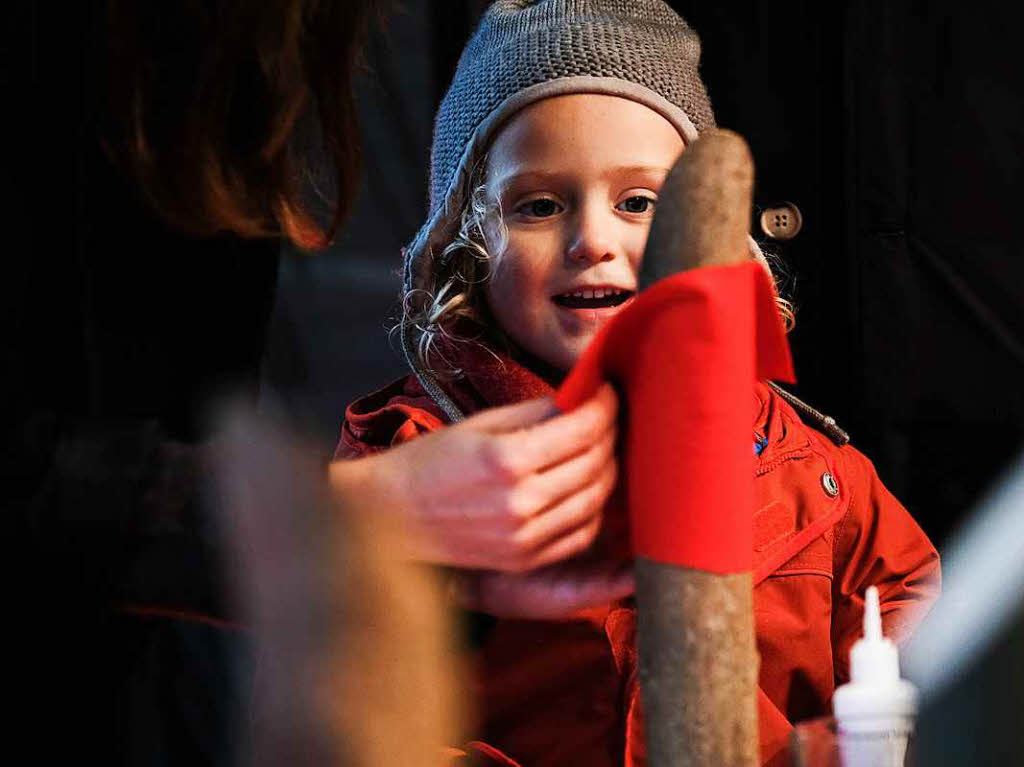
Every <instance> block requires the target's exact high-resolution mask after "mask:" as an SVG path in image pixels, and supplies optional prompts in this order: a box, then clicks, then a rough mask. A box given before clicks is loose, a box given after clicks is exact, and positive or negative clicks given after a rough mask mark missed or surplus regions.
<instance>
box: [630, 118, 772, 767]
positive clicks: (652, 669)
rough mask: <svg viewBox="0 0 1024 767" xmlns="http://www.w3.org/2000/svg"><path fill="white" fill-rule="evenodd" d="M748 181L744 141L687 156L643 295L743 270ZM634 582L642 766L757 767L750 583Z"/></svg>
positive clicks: (704, 147)
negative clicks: (715, 269)
mask: <svg viewBox="0 0 1024 767" xmlns="http://www.w3.org/2000/svg"><path fill="white" fill-rule="evenodd" d="M753 178H754V173H753V163H752V161H751V158H750V152H749V150H748V149H747V145H746V142H744V141H743V139H742V138H740V137H739V136H738V135H736V134H734V133H731V132H728V131H720V130H716V131H709V132H707V133H705V134H703V135H702V136H701V138H699V139H698V140H697V141H696V142H694V143H693V144H692V145H691V146H690V147H688V148H687V150H686V151H685V152H684V154H683V156H682V157H681V159H680V160H679V162H678V163H677V164H676V166H675V167H674V168H673V169H672V171H671V172H670V173H669V176H668V178H667V179H666V181H665V185H664V186H663V188H662V193H661V196H660V200H659V203H658V215H657V216H656V217H655V220H654V223H653V225H652V228H651V234H650V238H649V240H648V244H647V250H646V252H645V255H644V263H643V268H642V271H641V275H640V285H641V287H642V288H643V287H647V286H648V285H650V284H651V283H653V282H655V281H657V280H660V279H662V278H665V277H669V276H671V275H673V274H676V273H678V272H680V271H683V270H686V269H693V268H698V267H705V266H725V265H730V264H738V263H742V262H744V261H746V260H749V259H750V258H751V252H750V249H749V245H748V233H749V220H750V206H751V193H752V192H751V190H752V187H753ZM746 404H747V403H737V407H742V406H746ZM658 428H660V427H658ZM746 480H747V478H746V477H738V478H737V481H746ZM636 577H637V607H638V637H639V654H640V688H641V696H642V705H643V711H644V731H645V737H646V739H647V753H648V763H649V764H650V765H651V766H652V767H668V766H669V765H672V766H673V767H675V766H676V765H678V766H680V767H754V766H755V765H757V764H758V738H757V698H756V695H757V672H758V659H757V651H756V646H755V642H754V625H753V605H752V601H753V600H752V585H751V574H750V573H749V572H741V573H734V574H717V573H711V572H707V571H704V570H697V569H692V568H687V567H681V566H677V565H672V564H664V563H660V562H655V561H652V560H649V559H645V558H643V557H638V558H637V563H636Z"/></svg>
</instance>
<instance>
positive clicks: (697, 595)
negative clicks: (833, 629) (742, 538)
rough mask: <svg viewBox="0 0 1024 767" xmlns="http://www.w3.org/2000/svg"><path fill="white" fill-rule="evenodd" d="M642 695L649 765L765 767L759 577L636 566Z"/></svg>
mask: <svg viewBox="0 0 1024 767" xmlns="http://www.w3.org/2000/svg"><path fill="white" fill-rule="evenodd" d="M636 581H637V583H636V591H637V594H636V598H637V606H638V615H637V621H638V623H637V630H638V634H639V643H640V646H639V651H640V689H641V695H642V705H643V710H644V731H645V733H646V738H647V762H648V764H650V765H652V766H653V765H657V766H658V767H663V766H664V765H680V767H684V766H685V767H697V766H698V765H699V766H700V767H712V766H714V767H752V766H753V765H757V764H758V740H757V698H756V691H757V671H758V664H757V650H756V648H755V644H754V631H753V620H752V618H753V597H752V590H751V589H752V587H751V576H750V573H737V574H735V575H717V574H714V573H708V572H704V571H702V570H694V569H690V568H686V567H678V566H676V565H665V564H661V563H658V562H652V561H651V560H649V559H644V558H641V557H638V558H637V562H636Z"/></svg>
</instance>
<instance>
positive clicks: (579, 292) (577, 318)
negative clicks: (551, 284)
mask: <svg viewBox="0 0 1024 767" xmlns="http://www.w3.org/2000/svg"><path fill="white" fill-rule="evenodd" d="M635 295H636V293H635V292H634V291H632V290H627V289H626V288H619V287H614V286H611V285H588V286H586V287H582V286H581V287H578V288H574V289H572V290H567V291H566V292H564V293H558V294H556V295H554V296H552V297H551V300H552V302H554V304H555V306H556V307H558V309H559V313H560V314H561V315H562V317H564V318H566V319H567V320H568V321H569V322H570V324H575V323H576V322H584V323H586V324H588V325H589V324H591V323H594V322H603V321H604V320H609V319H611V318H612V317H614V316H615V315H616V314H618V313H619V312H620V311H621V310H622V308H623V307H624V306H625V305H626V304H628V303H629V302H630V301H631V300H632V298H633V296H635Z"/></svg>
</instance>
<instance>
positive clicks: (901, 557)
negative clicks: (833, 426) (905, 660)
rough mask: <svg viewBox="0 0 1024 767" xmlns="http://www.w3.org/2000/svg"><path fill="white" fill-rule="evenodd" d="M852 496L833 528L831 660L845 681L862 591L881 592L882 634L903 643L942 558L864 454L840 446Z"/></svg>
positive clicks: (935, 589) (924, 607) (932, 595)
mask: <svg viewBox="0 0 1024 767" xmlns="http://www.w3.org/2000/svg"><path fill="white" fill-rule="evenodd" d="M840 455H841V456H842V458H843V459H844V463H845V466H846V474H847V476H848V477H849V480H848V481H849V482H850V486H851V487H852V488H853V496H852V498H851V499H850V508H849V511H848V512H847V513H846V516H845V517H844V518H843V520H842V522H840V524H839V525H838V526H837V528H836V537H835V550H834V556H835V576H836V577H835V579H834V583H833V589H834V594H833V600H832V601H833V607H832V649H833V653H832V657H833V659H834V668H835V676H836V681H837V683H842V682H846V681H847V680H848V679H849V673H850V671H849V658H850V648H851V646H852V645H853V643H854V642H855V641H856V640H857V639H859V638H860V636H861V631H862V628H861V627H862V622H863V616H864V591H865V590H866V589H867V587H868V586H872V585H873V586H877V587H878V597H879V602H880V603H881V608H882V628H883V631H884V632H885V635H886V636H887V637H889V638H891V639H892V640H893V641H895V642H897V643H903V642H905V641H906V640H907V639H908V638H909V637H910V634H911V632H912V631H913V630H914V629H915V628H916V627H917V625H918V624H919V623H920V621H921V620H922V619H923V618H924V616H925V614H926V613H927V612H928V609H929V608H930V607H931V605H932V604H933V603H934V602H935V600H936V599H938V597H939V591H940V585H941V576H940V570H939V554H938V552H937V551H936V550H935V547H934V546H933V545H932V542H931V541H930V540H929V539H928V536H927V535H925V533H924V531H923V530H922V529H921V528H920V526H918V524H917V522H915V521H914V519H913V518H912V517H911V516H910V514H909V512H907V510H906V509H905V508H903V506H902V505H901V504H900V502H899V501H897V500H896V498H894V497H893V495H892V493H890V492H889V491H888V490H887V489H886V488H885V486H884V485H883V484H882V482H881V480H880V479H879V478H878V474H876V473H875V468H874V466H873V465H872V464H871V461H869V460H868V459H867V458H866V457H865V456H864V455H863V454H862V453H860V452H858V451H857V450H855V449H854V448H852V447H845V448H843V449H842V451H841V453H840Z"/></svg>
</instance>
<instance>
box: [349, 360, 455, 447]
mask: <svg viewBox="0 0 1024 767" xmlns="http://www.w3.org/2000/svg"><path fill="white" fill-rule="evenodd" d="M446 423H447V418H446V416H445V415H444V413H443V412H442V410H441V408H440V407H438V405H437V404H436V403H435V402H434V401H433V400H432V399H431V398H430V396H429V395H428V394H427V393H426V392H425V391H424V390H423V388H422V387H421V386H420V384H419V382H418V381H417V380H416V378H415V377H414V376H411V375H409V376H405V377H404V378H400V379H398V380H397V381H393V382H392V383H390V384H388V385H387V386H385V387H384V388H382V389H378V390H377V391H375V392H373V393H372V394H367V395H366V396H365V397H360V398H359V399H357V400H356V401H355V402H353V403H352V404H350V405H349V406H348V407H347V408H346V409H345V418H344V420H343V421H342V424H341V437H340V439H339V441H338V446H337V448H336V449H335V451H334V458H335V459H336V460H337V459H344V458H357V457H359V456H362V455H368V454H371V453H377V452H380V451H381V450H387V449H388V448H389V447H393V446H395V445H399V444H401V443H403V442H408V441H409V440H410V439H413V438H415V437H417V436H419V435H420V434H425V433H427V432H431V431H436V430H437V429H440V428H442V427H443V426H444V425H445V424H446Z"/></svg>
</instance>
